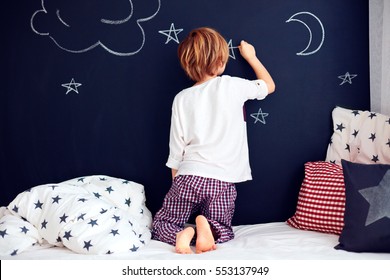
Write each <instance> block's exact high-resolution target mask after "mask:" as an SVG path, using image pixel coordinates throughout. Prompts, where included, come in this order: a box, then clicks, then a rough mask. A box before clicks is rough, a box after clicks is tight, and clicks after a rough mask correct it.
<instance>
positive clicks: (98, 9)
mask: <svg viewBox="0 0 390 280" xmlns="http://www.w3.org/2000/svg"><path fill="white" fill-rule="evenodd" d="M41 6H42V8H41V9H39V10H37V11H35V12H34V14H33V15H32V17H31V21H30V23H31V29H32V30H33V31H34V32H35V33H36V34H38V35H41V36H47V37H48V38H50V39H51V40H52V41H53V42H54V43H55V44H56V45H57V46H58V47H59V48H60V49H62V50H64V51H67V52H70V53H84V52H87V51H90V50H92V49H94V48H96V47H102V48H103V49H104V50H106V51H107V52H109V53H111V54H113V55H117V56H131V55H135V54H137V53H138V52H139V51H141V49H142V48H143V46H144V44H145V40H146V34H145V31H144V28H143V27H142V24H143V23H144V22H146V21H149V20H151V19H153V18H154V17H155V16H156V15H157V14H158V12H159V10H160V7H161V0H114V1H113V0H100V1H96V0H41Z"/></svg>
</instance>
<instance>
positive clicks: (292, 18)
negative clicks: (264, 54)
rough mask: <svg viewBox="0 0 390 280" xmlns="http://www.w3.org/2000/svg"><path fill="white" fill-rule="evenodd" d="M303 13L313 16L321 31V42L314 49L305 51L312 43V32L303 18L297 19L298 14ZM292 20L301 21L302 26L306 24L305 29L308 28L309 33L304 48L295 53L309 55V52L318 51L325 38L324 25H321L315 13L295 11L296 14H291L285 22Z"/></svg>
mask: <svg viewBox="0 0 390 280" xmlns="http://www.w3.org/2000/svg"><path fill="white" fill-rule="evenodd" d="M303 14H305V15H310V16H312V17H313V18H315V19H316V20H317V21H318V23H319V24H320V26H321V31H322V38H321V42H320V44H319V46H318V47H317V48H316V49H315V50H313V51H311V52H306V51H307V50H308V49H309V47H310V46H311V44H312V37H313V34H312V32H311V29H310V27H309V26H308V25H307V24H306V23H305V22H304V21H303V20H300V19H299V16H300V15H303ZM292 21H297V22H300V23H302V24H303V25H304V26H306V28H307V30H309V34H310V38H309V43H308V44H307V46H306V48H305V49H304V50H303V51H300V52H298V53H297V55H311V54H314V53H316V52H318V50H319V49H320V48H321V47H322V44H323V43H324V40H325V29H324V26H323V24H322V22H321V20H320V19H319V18H318V17H317V16H316V15H314V14H312V13H309V12H299V13H296V14H294V15H292V16H291V17H290V18H289V19H288V20H287V21H286V22H292Z"/></svg>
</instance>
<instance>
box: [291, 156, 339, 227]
mask: <svg viewBox="0 0 390 280" xmlns="http://www.w3.org/2000/svg"><path fill="white" fill-rule="evenodd" d="M344 207H345V189H344V176H343V171H342V168H341V166H339V165H336V164H333V163H329V162H324V161H318V162H308V163H306V164H305V177H304V180H303V183H302V186H301V189H300V191H299V195H298V203H297V208H296V212H295V214H294V215H293V216H292V217H291V218H290V219H288V220H287V224H289V225H290V226H292V227H295V228H298V229H303V230H313V231H319V232H324V233H333V234H340V233H341V230H342V229H343V226H344V222H343V217H344Z"/></svg>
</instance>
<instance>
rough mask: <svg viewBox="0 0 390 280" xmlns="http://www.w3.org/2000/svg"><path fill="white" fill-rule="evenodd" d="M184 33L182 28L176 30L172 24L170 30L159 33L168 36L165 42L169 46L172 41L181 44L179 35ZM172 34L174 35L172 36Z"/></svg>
mask: <svg viewBox="0 0 390 280" xmlns="http://www.w3.org/2000/svg"><path fill="white" fill-rule="evenodd" d="M182 31H183V29H182V28H180V29H176V28H175V24H173V23H172V24H171V27H170V28H169V30H160V31H159V32H158V33H160V34H163V35H165V36H167V40H166V41H165V44H168V43H169V42H170V41H171V40H173V41H175V42H176V43H178V44H179V43H180V42H179V38H177V35H178V34H179V33H180V32H182ZM172 33H173V35H171V34H172Z"/></svg>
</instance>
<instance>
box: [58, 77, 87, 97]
mask: <svg viewBox="0 0 390 280" xmlns="http://www.w3.org/2000/svg"><path fill="white" fill-rule="evenodd" d="M61 86H63V87H64V88H66V89H67V90H66V94H68V93H69V92H71V91H74V92H75V93H77V94H78V93H79V90H78V89H77V88H78V87H79V86H82V84H80V83H76V82H75V80H74V78H72V80H70V82H69V83H66V84H62V85H61Z"/></svg>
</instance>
